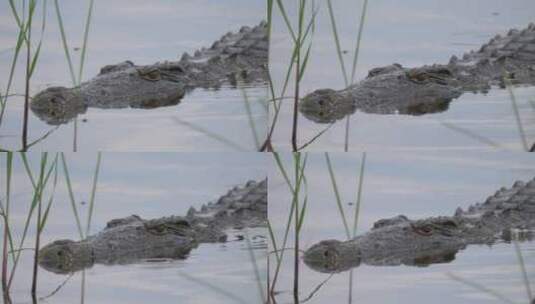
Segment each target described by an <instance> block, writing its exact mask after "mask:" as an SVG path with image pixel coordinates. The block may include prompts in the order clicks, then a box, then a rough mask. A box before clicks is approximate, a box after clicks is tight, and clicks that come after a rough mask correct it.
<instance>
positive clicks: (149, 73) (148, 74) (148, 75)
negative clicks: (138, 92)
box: [138, 68, 162, 81]
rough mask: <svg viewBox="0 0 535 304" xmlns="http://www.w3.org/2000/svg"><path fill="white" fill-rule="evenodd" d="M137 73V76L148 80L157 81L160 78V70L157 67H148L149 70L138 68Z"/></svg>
mask: <svg viewBox="0 0 535 304" xmlns="http://www.w3.org/2000/svg"><path fill="white" fill-rule="evenodd" d="M138 73H139V76H140V77H141V78H143V79H145V80H148V81H158V80H160V79H161V77H162V76H161V74H160V70H158V69H156V68H155V69H150V70H146V69H145V70H143V69H140V70H138Z"/></svg>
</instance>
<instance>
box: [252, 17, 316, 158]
mask: <svg viewBox="0 0 535 304" xmlns="http://www.w3.org/2000/svg"><path fill="white" fill-rule="evenodd" d="M312 8H313V13H312V18H311V20H310V22H309V24H308V25H307V28H306V30H305V33H304V35H303V39H302V40H303V41H304V40H305V39H306V37H307V36H308V35H309V33H310V32H313V28H314V23H315V18H316V15H317V13H318V11H317V10H314V7H312ZM281 9H284V8H281ZM284 14H285V12H284ZM289 29H290V30H291V27H289ZM294 42H295V39H294ZM308 50H310V47H309V48H308ZM298 51H299V50H298V49H297V48H295V47H294V49H293V51H292V57H291V59H290V64H289V65H288V69H287V71H286V77H285V79H284V83H283V86H282V90H281V95H280V96H281V97H280V99H281V101H280V102H279V103H278V104H277V102H276V101H275V100H276V99H277V98H276V97H275V91H274V89H273V81H272V79H271V75H270V74H269V70H268V80H269V85H270V88H271V95H272V100H274V102H273V108H274V110H275V114H274V116H273V119H272V120H271V127H270V128H269V132H268V136H267V139H266V141H265V143H264V145H263V147H262V148H263V149H262V151H264V150H266V149H267V147H268V144H269V146H271V138H272V136H273V133H274V131H275V126H276V124H277V121H278V117H279V113H280V109H281V105H282V98H283V96H284V95H285V94H286V89H287V88H288V84H289V80H290V76H291V74H292V69H293V66H294V63H295V59H296V56H297V52H298ZM307 53H308V52H307ZM307 58H308V56H307ZM301 72H302V73H301V76H300V78H302V77H303V74H304V66H303V67H302V68H301Z"/></svg>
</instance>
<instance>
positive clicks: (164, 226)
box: [39, 180, 267, 273]
mask: <svg viewBox="0 0 535 304" xmlns="http://www.w3.org/2000/svg"><path fill="white" fill-rule="evenodd" d="M266 221H267V180H263V181H260V182H255V181H249V182H248V183H247V184H246V185H245V186H243V187H235V188H234V189H232V190H230V191H229V192H228V193H227V194H225V195H223V196H222V197H220V198H219V199H218V200H217V202H215V203H208V204H205V205H203V206H202V208H201V210H198V211H197V210H195V209H194V208H193V207H192V208H190V209H189V210H188V213H187V215H185V216H170V217H163V218H159V219H153V220H144V219H142V218H140V217H139V216H137V215H132V216H129V217H126V218H120V219H114V220H111V221H110V222H108V223H107V225H106V228H105V229H104V230H102V231H101V232H99V233H98V234H96V235H93V236H90V237H88V238H86V239H84V240H82V241H72V240H57V241H55V242H52V243H50V244H48V245H46V246H44V247H43V248H42V249H41V250H40V251H39V265H40V266H41V267H43V268H44V269H46V270H48V271H52V272H55V273H71V272H74V271H78V270H82V269H85V268H88V267H91V266H93V265H94V264H95V263H98V264H128V263H133V262H136V261H139V260H144V259H145V260H146V259H160V258H162V259H182V258H185V257H187V255H188V254H189V252H190V251H191V250H192V249H193V248H195V247H197V246H198V245H199V244H200V243H214V242H225V241H226V239H227V234H226V230H228V229H243V228H246V227H259V226H263V225H264V224H265V223H266Z"/></svg>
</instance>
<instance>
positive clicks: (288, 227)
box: [270, 152, 308, 295]
mask: <svg viewBox="0 0 535 304" xmlns="http://www.w3.org/2000/svg"><path fill="white" fill-rule="evenodd" d="M273 155H274V157H275V160H276V162H277V165H278V167H279V170H280V171H281V174H282V175H283V177H284V178H285V180H286V183H287V184H288V187H289V189H290V192H291V193H292V197H293V195H294V193H295V191H297V190H296V189H297V186H296V188H293V187H292V185H291V183H290V180H289V178H288V174H287V173H286V170H285V168H284V166H283V165H282V162H281V161H280V157H279V155H278V153H277V152H274V153H273ZM307 157H308V155H305V160H304V161H303V166H301V174H300V179H299V183H300V180H301V179H304V172H305V167H306V159H307ZM295 210H296V209H295V204H293V202H292V204H291V206H290V212H289V214H288V220H287V221H286V226H285V227H286V228H285V231H284V236H283V241H282V244H281V249H284V248H286V243H287V241H288V235H289V232H290V227H291V224H292V219H293V216H294V212H297V211H295ZM273 239H274V237H273ZM283 257H284V250H281V251H280V257H279V259H278V260H277V265H276V266H275V273H274V275H273V280H272V283H271V290H270V295H273V294H274V293H275V286H276V283H277V279H278V275H279V272H280V268H281V265H282V260H283Z"/></svg>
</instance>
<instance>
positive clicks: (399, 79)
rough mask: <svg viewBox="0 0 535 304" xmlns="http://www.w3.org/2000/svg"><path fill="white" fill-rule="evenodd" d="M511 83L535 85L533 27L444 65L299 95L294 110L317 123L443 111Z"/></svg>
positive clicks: (374, 75) (383, 73)
mask: <svg viewBox="0 0 535 304" xmlns="http://www.w3.org/2000/svg"><path fill="white" fill-rule="evenodd" d="M504 77H505V78H506V79H508V80H509V81H510V82H511V83H512V84H521V85H535V24H533V23H531V24H530V25H529V26H528V27H527V28H525V29H523V30H522V31H518V30H510V31H509V33H508V34H507V35H506V36H504V37H502V36H500V35H497V36H496V37H494V38H493V39H491V40H490V41H489V43H487V44H484V45H483V46H482V47H481V49H480V50H479V51H477V52H474V51H471V52H470V53H467V54H464V56H463V57H462V59H458V58H457V57H456V56H453V57H452V58H451V59H450V61H449V63H448V64H435V65H431V66H423V67H418V68H405V67H402V66H401V65H400V64H392V65H389V66H386V67H380V68H375V69H372V70H371V71H370V72H369V73H368V77H366V79H364V80H362V81H361V82H360V83H357V84H354V85H351V86H349V87H347V88H345V89H342V90H338V91H335V90H331V89H321V90H316V91H314V92H312V93H310V94H308V95H307V96H305V97H304V98H303V99H302V100H301V102H300V105H299V107H300V108H299V110H300V111H301V113H302V114H303V115H304V116H305V117H307V118H308V119H310V120H312V121H315V122H318V123H332V122H335V121H336V120H339V119H342V118H344V117H345V116H347V115H350V114H353V113H354V112H355V111H356V110H359V111H363V112H367V113H376V114H396V113H397V114H410V115H422V114H427V113H437V112H442V111H445V110H447V109H448V106H449V104H450V102H451V101H452V100H453V99H456V98H458V97H460V96H461V95H462V94H463V93H465V92H487V91H488V90H489V89H490V88H491V87H492V86H498V87H501V88H504V87H505V85H506V83H505V82H504Z"/></svg>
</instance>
